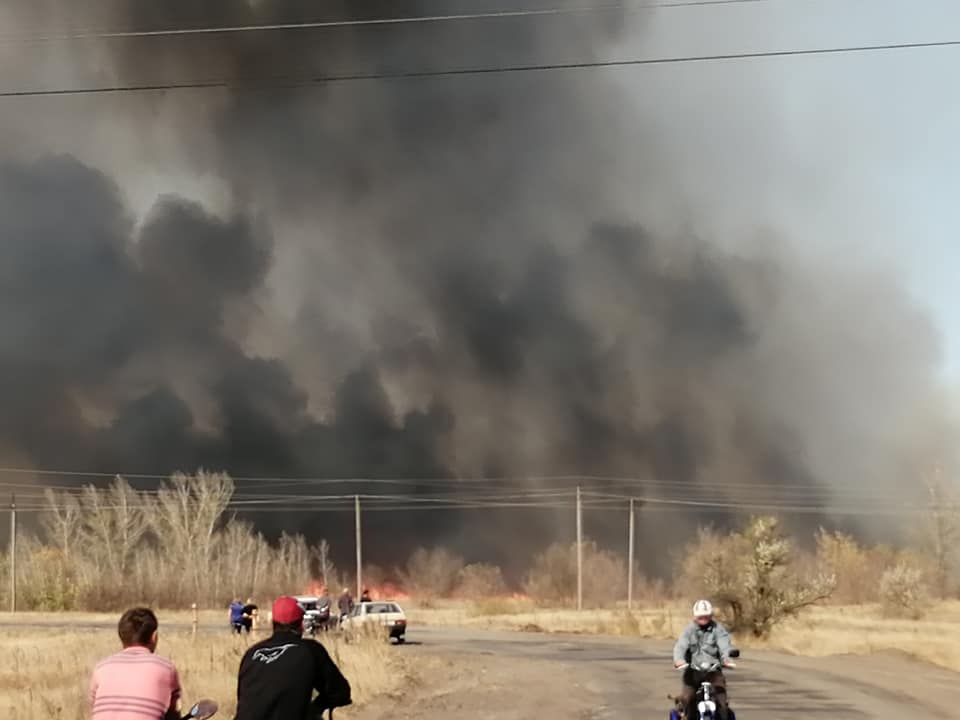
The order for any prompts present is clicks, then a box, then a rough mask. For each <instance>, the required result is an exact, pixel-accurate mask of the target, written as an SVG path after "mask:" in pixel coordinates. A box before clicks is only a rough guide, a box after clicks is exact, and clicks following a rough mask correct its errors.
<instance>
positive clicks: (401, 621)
mask: <svg viewBox="0 0 960 720" xmlns="http://www.w3.org/2000/svg"><path fill="white" fill-rule="evenodd" d="M406 624H407V621H406V620H397V621H395V622H394V625H406Z"/></svg>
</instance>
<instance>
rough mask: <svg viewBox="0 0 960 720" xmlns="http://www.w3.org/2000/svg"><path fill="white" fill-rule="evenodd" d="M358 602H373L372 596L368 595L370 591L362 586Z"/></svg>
mask: <svg viewBox="0 0 960 720" xmlns="http://www.w3.org/2000/svg"><path fill="white" fill-rule="evenodd" d="M360 602H362V603H365V602H373V598H372V597H371V596H370V591H369V590H367V589H366V588H364V589H363V592H362V593H361V594H360Z"/></svg>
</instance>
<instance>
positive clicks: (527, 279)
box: [0, 0, 939, 557]
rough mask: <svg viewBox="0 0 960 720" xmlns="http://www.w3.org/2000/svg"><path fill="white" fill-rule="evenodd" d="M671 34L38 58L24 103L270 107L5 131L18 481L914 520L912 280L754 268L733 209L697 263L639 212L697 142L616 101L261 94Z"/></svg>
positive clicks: (505, 35) (114, 7) (434, 91)
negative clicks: (861, 499)
mask: <svg viewBox="0 0 960 720" xmlns="http://www.w3.org/2000/svg"><path fill="white" fill-rule="evenodd" d="M22 5H23V7H22V8H21V9H20V10H19V11H17V12H16V13H14V14H13V15H12V16H11V17H10V18H8V21H9V22H14V23H16V27H17V28H18V29H19V30H21V31H22V32H37V28H44V29H46V30H60V31H66V30H70V29H77V28H90V27H95V28H111V29H112V28H119V29H154V28H170V27H203V26H209V25H244V24H260V23H272V22H296V21H298V20H316V19H319V18H344V19H351V18H352V19H357V18H362V17H381V16H386V15H391V14H393V15H414V14H421V13H432V12H436V11H438V9H440V6H439V5H436V4H432V3H426V2H413V3H405V4H404V5H403V7H402V8H398V7H396V4H395V3H386V2H374V3H365V4H363V5H364V7H363V9H362V10H359V9H358V8H357V7H356V6H357V5H358V3H347V2H325V3H316V2H310V3H307V2H294V1H292V0H291V1H289V2H283V1H281V0H261V1H260V2H253V1H251V2H249V3H246V4H243V3H238V2H233V1H231V2H226V1H224V2H206V3H196V2H186V1H184V2H179V1H178V2H172V1H168V2H164V3H121V2H114V3H105V2H101V3H96V4H94V3H89V4H85V3H79V2H66V1H65V0H62V1H57V2H53V1H48V2H46V3H40V2H31V3H22ZM134 7H135V9H131V8H134ZM443 7H444V8H447V10H448V11H450V12H453V11H454V10H451V9H449V8H448V7H447V6H443ZM477 7H478V6H477V5H476V4H474V5H471V6H470V8H466V7H464V8H463V9H465V10H466V9H476V8H477ZM642 31H643V28H642V26H637V23H636V22H635V19H631V21H630V23H628V22H627V18H624V17H622V16H620V15H619V14H618V13H603V14H600V15H599V16H596V15H586V16H576V17H564V18H547V19H541V20H512V21H507V20H496V21H490V22H488V23H487V24H483V25H480V24H475V23H470V22H462V23H434V24H425V25H418V26H411V27H406V26H404V27H400V26H395V27H385V28H384V27H377V28H362V27H356V28H337V29H331V30H325V31H310V32H306V31H303V32H301V31H293V32H275V33H271V32H263V33H243V34H227V35H212V36H190V37H186V38H184V37H178V38H151V39H136V40H116V41H109V42H77V43H53V44H46V45H44V44H42V43H41V44H39V45H38V44H33V45H30V46H29V48H28V50H25V51H24V52H26V53H28V55H29V56H30V57H32V58H34V63H35V64H34V65H32V67H33V68H35V69H36V71H37V72H36V74H32V73H31V72H29V69H28V68H25V67H24V66H23V65H21V66H20V70H19V72H17V73H13V72H12V71H10V70H6V71H4V73H3V77H4V82H5V83H8V84H9V85H13V86H19V87H23V86H31V87H34V86H38V85H43V84H45V83H48V84H49V86H83V85H109V84H113V83H119V84H154V83H176V82H189V81H195V80H208V79H223V78H227V79H234V80H236V81H237V84H240V85H248V86H258V85H259V86H260V88H259V89H256V90H250V89H247V90H243V91H236V92H226V91H209V92H198V91H182V92H172V93H169V94H143V95H133V94H131V95H126V96H120V97H117V96H110V97H103V98H66V99H57V100H47V99H41V100H30V101H24V104H23V105H21V106H20V107H16V108H11V110H10V113H9V115H8V116H7V119H6V120H4V121H0V122H3V123H4V125H5V126H6V127H5V128H4V133H5V135H6V136H7V138H8V139H10V140H11V141H13V142H10V143H6V144H5V146H6V152H5V159H4V161H3V164H2V166H0V253H2V257H0V273H2V277H3V280H2V282H0V329H2V333H0V385H2V395H0V397H2V398H3V402H2V404H0V460H2V462H3V463H4V464H6V465H16V466H31V467H38V468H51V467H57V468H69V469H76V470H92V471H107V472H113V471H124V472H130V473H138V472H139V473H166V472H169V471H172V470H177V469H190V468H196V467H200V466H204V467H210V468H217V469H219V468H224V469H226V470H228V471H230V472H231V473H233V474H235V475H238V476H258V475H268V476H309V477H372V478H423V479H426V480H429V479H438V478H454V477H477V476H511V477H525V476H549V475H573V474H587V475H609V476H619V477H637V478H647V479H654V480H656V481H657V482H661V483H665V484H668V483H669V484H673V486H674V488H675V489H674V490H673V491H671V490H670V488H669V487H668V486H667V485H664V486H661V487H660V488H659V490H658V492H660V493H661V494H669V495H673V496H677V497H686V496H689V495H693V494H694V493H695V492H696V491H695V490H694V488H697V487H704V488H709V493H710V494H711V496H712V497H717V496H718V495H719V496H726V497H728V498H730V499H745V498H746V497H747V496H748V491H747V490H745V486H746V485H748V484H754V483H759V484H764V485H768V486H770V487H772V488H774V489H775V488H777V487H780V488H789V489H791V492H794V493H796V489H797V488H801V489H802V488H809V489H810V491H811V493H813V492H815V493H819V494H821V495H823V494H826V495H827V496H830V495H836V496H837V497H839V498H842V497H845V496H849V495H850V494H852V493H861V494H863V493H866V492H870V493H883V492H893V491H899V490H902V489H903V488H905V487H909V486H910V485H911V484H912V483H913V482H914V481H915V478H916V476H917V475H916V473H917V472H918V471H919V469H920V468H921V467H922V465H923V462H924V460H925V458H927V457H929V455H928V453H929V452H931V446H930V443H931V442H934V443H935V440H933V439H932V436H931V434H930V433H929V432H928V428H927V425H926V419H925V418H926V417H927V416H928V414H929V413H931V411H934V412H936V411H938V408H936V407H935V403H934V399H935V397H936V393H937V390H938V387H937V380H936V377H937V376H936V372H937V367H938V362H939V348H938V340H937V337H936V335H935V333H934V331H933V329H932V327H931V325H930V322H929V320H928V319H927V318H926V317H924V316H923V315H922V313H920V312H919V311H918V310H917V308H916V307H915V306H914V305H913V304H912V302H911V300H910V298H909V297H908V296H907V295H906V293H905V292H904V291H903V289H902V287H901V285H900V283H899V282H898V280H897V278H895V277H891V276H890V275H889V274H886V273H884V272H882V271H881V270H879V269H876V268H872V267H870V265H869V263H868V262H863V263H851V262H848V261H847V260H846V259H844V261H843V262H838V263H836V264H834V263H831V262H823V261H822V260H821V259H818V260H817V261H814V260H811V259H810V257H809V256H807V255H805V254H803V253H800V252H797V251H796V249H795V248H793V247H792V246H791V244H790V243H789V242H786V241H784V240H783V239H781V235H780V233H779V229H778V228H773V229H772V230H771V229H769V228H762V229H761V228H758V230H757V232H756V236H755V237H754V238H752V239H751V240H752V242H750V243H747V245H749V246H750V249H749V250H746V249H744V247H743V246H736V247H735V246H731V244H729V243H726V242H718V241H717V240H716V239H715V238H713V237H712V236H711V225H710V222H709V217H708V213H707V212H706V210H705V209H702V208H695V209H694V212H691V214H690V216H689V217H685V216H682V215H678V216H677V217H676V218H675V220H674V223H673V228H674V229H672V230H665V229H664V223H662V222H659V221H658V222H657V223H648V222H647V218H645V217H644V214H643V212H642V211H641V210H640V208H643V207H645V206H646V205H647V204H648V203H649V202H650V201H649V198H650V197H656V196H657V193H658V192H662V189H660V185H661V184H663V182H664V179H665V178H671V177H672V172H671V166H670V165H671V158H670V157H669V153H667V152H665V151H664V149H663V148H664V146H665V145H669V144H670V143H665V142H664V134H665V133H667V134H669V129H665V128H664V125H663V124H662V123H653V122H651V121H650V116H649V115H647V114H645V113H642V112H636V104H637V103H636V98H633V99H631V101H630V102H628V101H627V99H626V98H625V97H624V95H623V89H622V87H621V86H619V85H617V84H615V83H613V82H612V81H610V80H609V78H608V76H607V75H605V74H603V73H600V72H572V73H530V74H510V75H491V76H482V77H468V78H444V79H435V80H423V81H364V82H356V83H337V84H331V85H321V86H318V87H313V88H298V89H292V90H277V89H269V88H266V87H263V86H264V85H269V84H271V83H272V82H273V81H275V80H276V79H278V78H289V77H291V76H293V77H302V76H316V75H322V74H332V73H341V72H352V73H369V72H378V71H383V70H388V69H395V68H402V69H425V68H438V67H443V68H446V67H469V66H474V65H498V64H503V65H509V64H515V63H527V62H557V61H560V62H563V61H568V60H573V59H592V58H598V57H606V56H607V53H608V52H609V51H610V48H612V47H614V46H615V44H616V43H618V42H619V41H621V40H622V39H623V36H624V35H625V34H627V33H630V34H632V35H636V34H639V35H640V36H641V37H642ZM6 52H8V53H9V52H11V51H10V50H9V49H8V50H7V51H6ZM6 64H7V63H5V65H6ZM4 102H10V101H4ZM639 102H640V105H641V106H643V99H642V98H640V100H639ZM41 103H46V104H41ZM655 110H656V109H655V108H649V112H650V113H651V114H654V115H655ZM41 115H42V117H40V116H41ZM625 177H632V178H636V181H635V182H633V183H626V184H625V183H624V178H625ZM749 220H750V219H749V218H747V219H746V221H748V222H749ZM933 447H934V448H936V447H937V446H936V444H934V445H933ZM531 485H534V483H533V482H532V481H531ZM421 490H422V491H423V492H425V493H429V492H431V491H433V488H432V487H424V488H421ZM772 492H773V493H774V494H775V491H772ZM755 493H756V491H755V490H754V491H750V494H751V495H755ZM438 515H440V514H438ZM260 521H261V523H262V524H263V525H264V526H266V527H269V526H271V524H272V526H273V527H277V526H279V525H280V524H283V525H284V526H285V527H291V528H293V529H306V530H308V531H311V532H314V533H316V532H318V530H317V528H316V526H315V525H313V524H312V523H313V521H311V520H309V519H304V518H301V517H291V518H285V519H283V520H280V519H278V518H276V517H271V518H261V519H260ZM552 521H553V518H552V517H542V516H539V515H538V516H537V519H536V520H535V521H531V522H527V521H524V522H523V523H517V525H522V526H523V530H522V531H520V530H519V529H518V534H517V536H516V538H519V539H521V540H523V541H529V542H531V543H536V544H538V545H541V544H543V543H544V542H547V541H549V540H551V539H552V537H553V533H554V530H553V528H552V527H551V525H550V524H551V522H552ZM331 522H332V523H334V527H335V528H338V527H339V523H340V522H341V520H340V519H336V520H331ZM344 522H345V520H344ZM382 522H383V523H385V527H384V529H382V530H380V532H382V533H383V535H384V536H387V535H388V534H396V533H397V532H406V533H407V535H406V536H405V539H404V540H403V541H402V542H401V543H400V546H408V545H412V544H417V543H425V542H431V541H433V540H437V539H444V540H450V541H452V542H454V544H456V545H458V546H459V547H461V548H471V549H473V550H474V551H478V550H477V548H481V550H479V551H478V552H489V553H490V554H493V555H499V556H500V557H502V556H503V554H504V553H505V550H504V548H503V547H502V546H501V543H502V539H501V540H493V539H490V538H489V537H488V536H489V533H487V532H485V528H486V524H487V523H488V522H489V517H488V516H480V515H471V514H469V513H463V514H454V513H450V514H443V517H435V516H433V515H431V516H430V519H429V523H423V522H421V521H420V520H418V519H417V518H412V517H406V518H393V517H390V518H388V519H385V520H383V521H382ZM598 522H599V521H598ZM617 522H619V520H618V521H617ZM692 522H694V519H691V523H692ZM674 524H675V523H674V520H673V519H672V518H670V517H667V518H663V519H658V518H656V517H651V518H650V521H649V523H648V524H647V526H646V530H647V532H649V533H650V534H651V536H653V535H658V534H659V533H661V532H663V531H664V530H665V528H668V527H670V526H671V525H674ZM321 531H326V528H324V529H322V530H321ZM374 532H376V530H375V531H374ZM616 532H619V530H616ZM594 534H601V535H602V534H603V529H602V528H600V529H598V531H597V532H596V533H594ZM512 542H514V540H513V539H511V540H510V541H509V542H507V543H506V545H508V546H509V544H511V543H512ZM484 548H485V549H486V550H483V549H484Z"/></svg>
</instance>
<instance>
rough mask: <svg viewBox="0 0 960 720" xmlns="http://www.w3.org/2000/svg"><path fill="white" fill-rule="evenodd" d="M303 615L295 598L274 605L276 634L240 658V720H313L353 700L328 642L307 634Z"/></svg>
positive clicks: (238, 716) (238, 694) (238, 711)
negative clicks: (327, 646) (331, 657)
mask: <svg viewBox="0 0 960 720" xmlns="http://www.w3.org/2000/svg"><path fill="white" fill-rule="evenodd" d="M303 615H304V613H303V608H302V607H300V605H299V603H297V601H296V600H294V599H293V598H292V597H282V598H280V599H278V600H277V601H276V602H275V603H274V604H273V635H272V636H271V637H270V638H268V639H267V640H264V641H262V642H259V643H257V644H256V645H252V646H251V647H250V648H249V649H248V650H247V652H246V654H244V656H243V660H242V661H241V662H240V675H239V679H238V682H237V715H236V720H311V719H313V718H320V717H321V716H322V715H323V713H324V711H326V710H330V709H333V708H338V707H343V706H345V705H349V704H350V703H351V699H350V683H348V682H347V679H346V678H345V677H344V676H343V674H342V673H341V672H340V670H339V668H337V666H336V665H335V664H334V662H333V660H331V659H330V655H329V654H327V651H326V650H325V649H324V647H323V645H321V644H320V643H318V642H317V641H316V640H312V639H310V638H304V637H303ZM314 691H316V692H317V696H316V697H315V698H313V693H314Z"/></svg>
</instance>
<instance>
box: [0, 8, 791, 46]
mask: <svg viewBox="0 0 960 720" xmlns="http://www.w3.org/2000/svg"><path fill="white" fill-rule="evenodd" d="M777 1H778V0H661V1H659V2H616V3H597V4H593V5H579V6H577V5H574V6H565V7H564V6H558V7H549V8H521V9H509V8H507V9H501V10H488V11H479V12H463V13H444V14H436V15H411V16H402V17H376V18H353V19H345V20H344V19H341V20H316V21H299V22H287V23H264V24H254V25H214V26H204V27H187V28H156V29H129V30H126V29H124V30H73V31H70V32H63V33H23V34H20V33H14V34H0V39H16V40H22V41H32V42H43V43H46V42H55V41H84V40H116V39H128V38H153V37H183V36H191V35H227V34H237V33H264V32H277V31H291V30H324V29H331V28H347V27H376V26H385V25H416V24H436V23H449V22H463V21H477V20H499V19H511V18H543V17H552V16H559V15H584V14H590V13H597V12H612V11H626V12H636V11H644V10H655V9H658V8H666V9H669V8H684V7H706V6H710V5H717V6H722V5H755V4H760V3H767V2H777Z"/></svg>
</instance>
